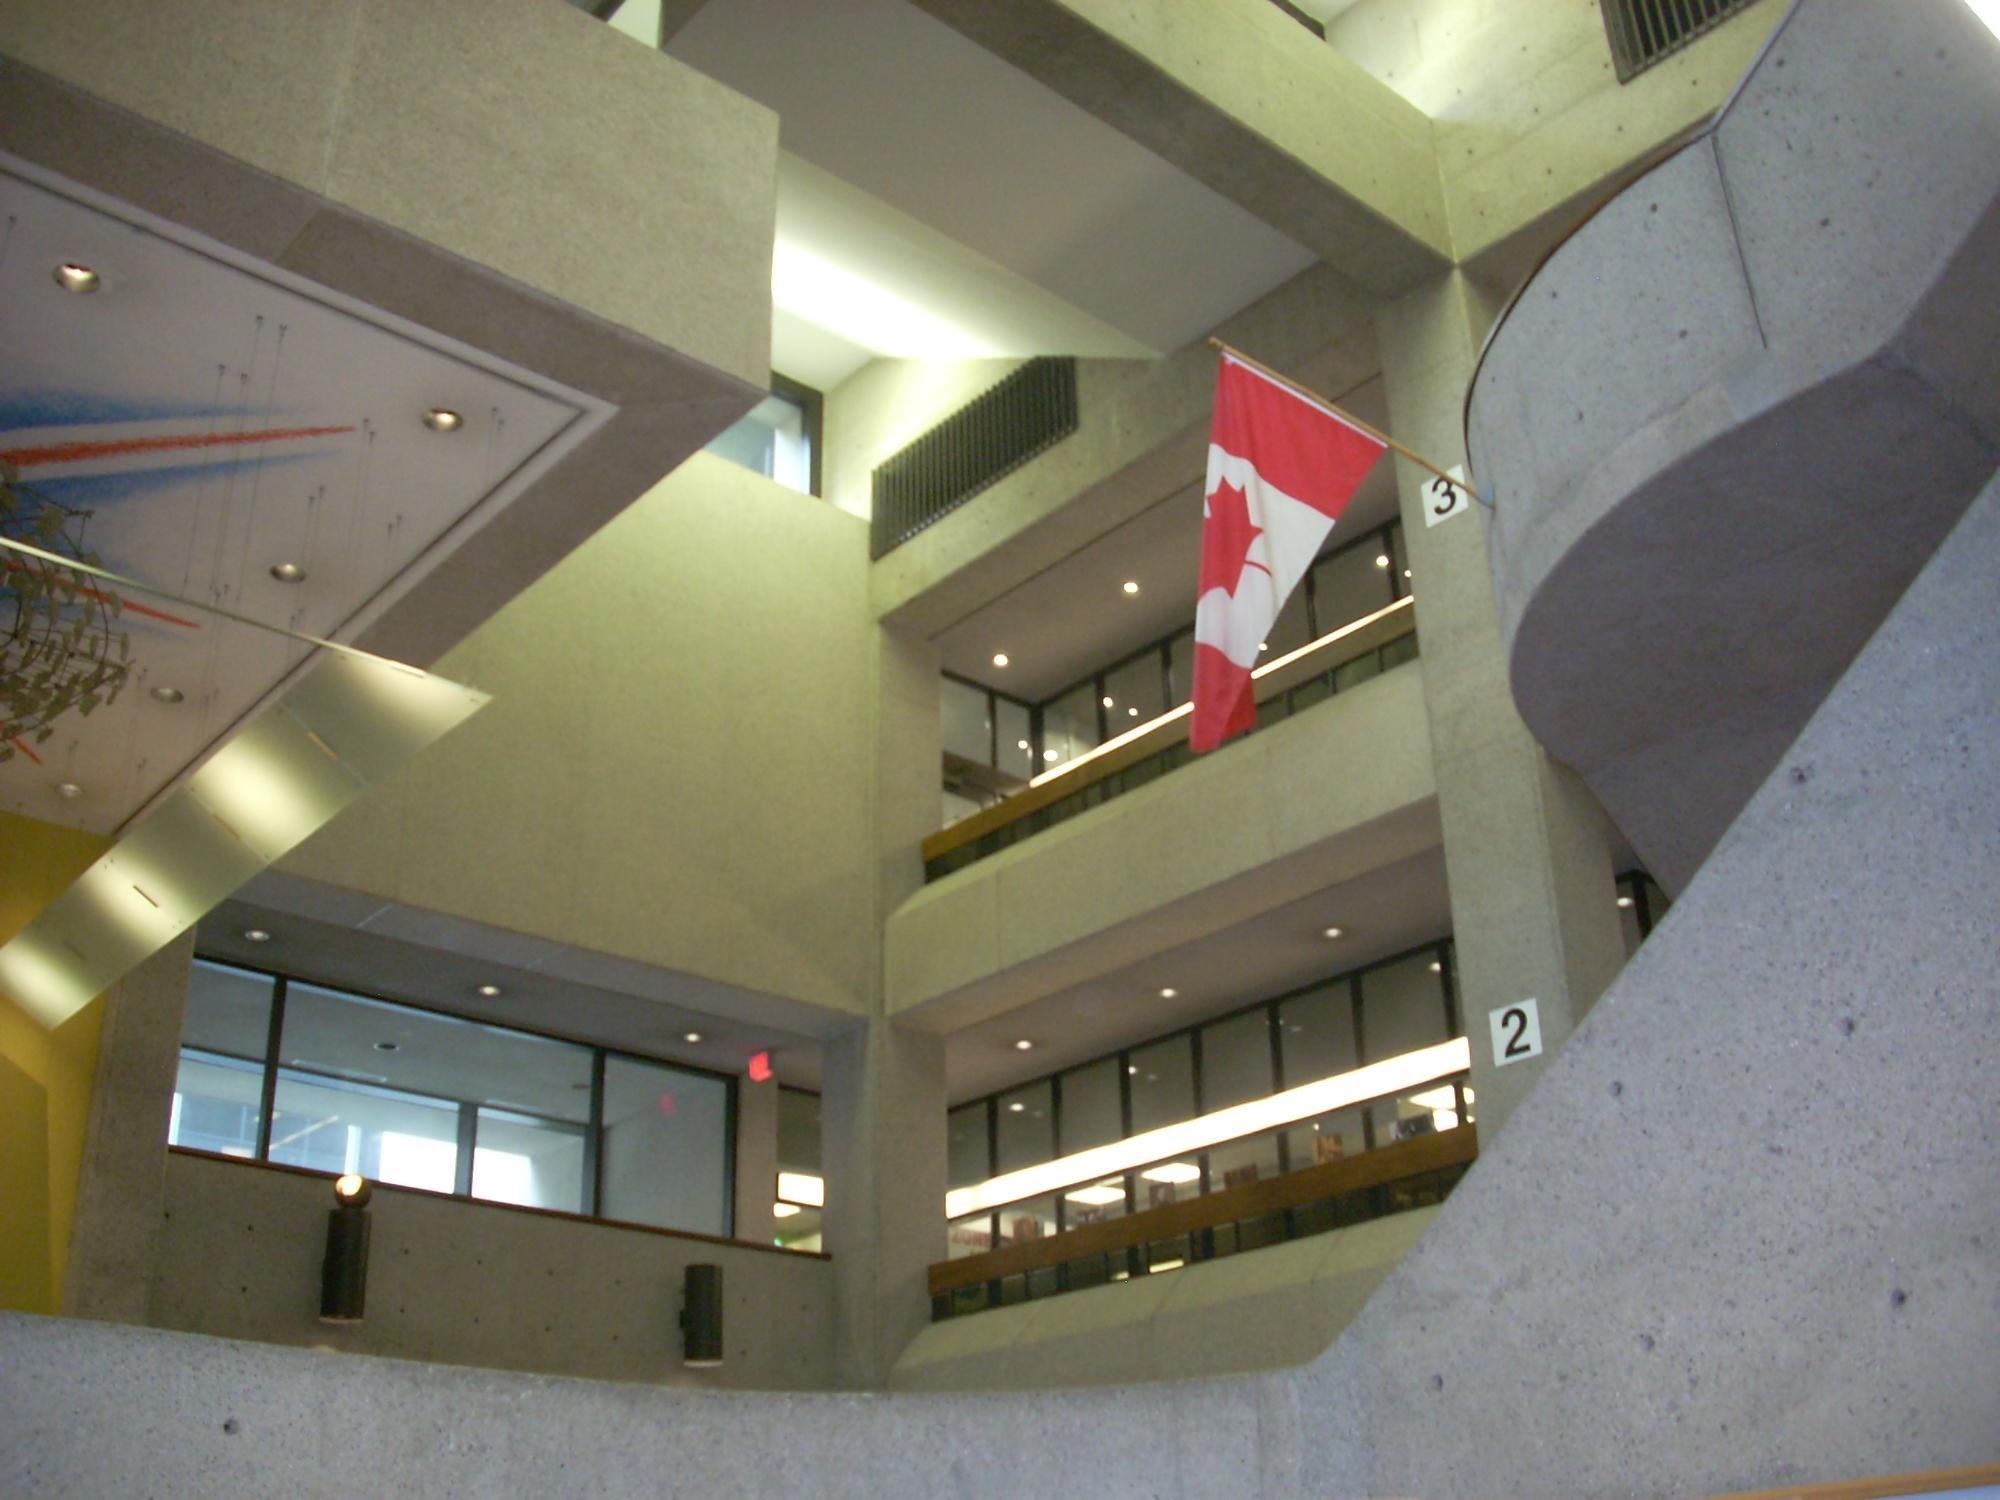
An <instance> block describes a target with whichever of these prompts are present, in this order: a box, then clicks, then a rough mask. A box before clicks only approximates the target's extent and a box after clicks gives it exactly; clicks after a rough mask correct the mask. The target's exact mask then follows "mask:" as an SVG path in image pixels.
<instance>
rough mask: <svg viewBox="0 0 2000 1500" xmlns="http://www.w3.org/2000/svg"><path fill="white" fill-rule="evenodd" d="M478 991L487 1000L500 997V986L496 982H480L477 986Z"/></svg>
mask: <svg viewBox="0 0 2000 1500" xmlns="http://www.w3.org/2000/svg"><path fill="white" fill-rule="evenodd" d="M479 993H480V994H481V995H483V996H485V997H486V998H487V999H488V1000H497V999H498V998H499V997H500V986H499V985H497V984H482V985H481V986H480V987H479Z"/></svg>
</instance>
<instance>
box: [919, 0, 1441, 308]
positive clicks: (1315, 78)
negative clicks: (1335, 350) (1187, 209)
mask: <svg viewBox="0 0 2000 1500" xmlns="http://www.w3.org/2000/svg"><path fill="white" fill-rule="evenodd" d="M919 4H921V6H922V8H923V9H925V10H927V11H928V12H930V13H931V14H932V15H934V16H936V17H937V18H938V19H939V20H941V21H944V22H946V23H947V24H949V25H951V26H954V27H956V28H958V29H959V30H960V31H962V32H964V33H965V34H966V35H967V36H969V37H971V38H972V39H973V40H974V41H977V42H979V43H981V44H982V45H983V46H986V47H988V48H989V49H991V50H992V51H993V52H994V53H996V54H997V55H999V56H1000V57H1003V58H1005V59H1006V60H1007V61H1008V62H1010V63H1012V64H1013V65H1014V66H1015V67H1017V68H1020V69H1021V70H1023V71H1024V72H1026V73H1027V74H1028V75H1029V76H1030V77H1032V78H1035V79H1037V80H1038V81H1039V82H1041V83H1044V84H1046V85H1047V86H1048V87H1050V88H1051V89H1053V90H1055V91H1056V92H1057V93H1059V94H1062V95H1064V96H1065V97H1066V98H1068V99H1070V100H1071V101H1072V102H1073V103H1075V104H1077V105H1079V106H1081V107H1082V108H1084V109H1086V110H1088V111H1090V112H1091V113H1092V114H1094V115H1096V116H1098V117H1099V118H1100V119H1102V120H1103V121H1104V122H1105V123H1106V124H1108V125H1112V126H1114V127H1116V128H1117V129H1119V130H1122V131H1123V132H1125V134H1127V135H1129V136H1131V137H1132V138H1133V139H1134V140H1136V141H1138V142H1139V143H1140V144H1141V145H1144V146H1147V147H1149V148H1150V149H1152V150H1153V151H1155V152H1157V153H1158V154H1159V155H1161V156H1162V157H1164V158H1166V159H1167V160H1168V161H1170V162H1172V163H1173V164H1174V165H1175V166H1177V167H1179V168H1180V169H1181V170H1182V171H1184V172H1186V173H1187V174H1188V175H1189V176H1191V177H1193V178H1195V179H1196V180H1198V181H1200V182H1203V183H1206V184H1207V185H1208V186H1209V187H1211V188H1213V189H1215V191H1217V192H1218V193H1221V194H1223V195H1224V196H1226V197H1229V198H1232V199H1234V200H1235V201H1236V202H1238V203H1240V204H1242V205H1243V206H1244V207H1245V208H1247V209H1249V210H1250V211H1251V212H1252V213H1254V214H1256V215H1257V216H1258V217H1259V218H1262V219H1263V220H1264V221H1265V222H1267V223H1269V224H1272V225H1275V226H1276V227H1277V228H1279V229H1282V230H1283V231H1284V232H1285V233H1287V234H1289V235H1290V236H1291V237H1292V238H1293V239H1295V240H1297V241H1298V242H1299V243H1300V244H1301V245H1304V246H1305V247H1306V248H1308V249H1309V250H1311V251H1313V252H1314V253H1315V254H1316V255H1318V256H1319V257H1320V258H1321V259H1323V260H1324V261H1326V262H1327V263H1328V264H1329V265H1331V266H1333V267H1334V268H1335V269H1336V270H1337V271H1339V272H1340V273H1341V274H1342V275H1343V276H1345V277H1347V278H1348V279H1349V280H1351V281H1353V282H1354V283H1355V284H1356V285H1358V286H1363V287H1366V288H1368V289H1369V290H1370V291H1372V292H1374V293H1376V294H1378V295H1389V294H1393V293H1396V292H1400V291H1404V290H1407V289H1409V288H1410V287H1413V286H1416V285H1418V284H1419V283H1421V282H1422V281H1424V280H1426V279H1428V278H1429V277H1431V276H1435V275H1437V274H1438V273H1439V272H1441V271H1442V270H1444V269H1445V267H1446V265H1447V264H1448V263H1449V252H1448V236H1447V232H1446V221H1445V211H1444V200H1443V196H1442V193H1441V192H1440V189H1439V183H1438V176H1437V171H1436V166H1435V161H1434V158H1433V155H1432V144H1431V123H1430V121H1429V120H1428V119H1426V118H1425V117H1424V115H1423V113H1422V112H1421V111H1419V110H1418V109H1417V108H1416V107H1415V106H1413V105H1411V104H1409V103H1408V102H1407V101H1405V100H1404V99H1402V98H1400V97H1399V96H1398V95H1397V94H1395V93H1394V92H1393V91H1392V90H1390V89H1388V88H1387V87H1385V86H1383V85H1382V84H1381V83H1379V82H1377V81H1376V80H1375V79H1374V78H1371V77H1370V76H1369V75H1368V74H1367V73H1366V72H1365V71H1363V70H1362V69H1361V68H1360V67H1358V66H1356V65H1355V64H1353V63H1351V62H1349V61H1348V60H1347V59H1346V58H1345V57H1343V56H1341V55H1340V54H1339V53H1337V52H1334V51H1333V50H1332V49H1330V48H1320V47H1316V46H1312V45H1309V44H1307V39H1306V38H1305V37H1304V36H1302V35H1301V33H1300V32H1299V30H1298V29H1297V26H1296V23H1294V22H1293V21H1291V20H1290V19H1289V18H1288V17H1286V16H1285V15H1283V14H1282V13H1280V12H1277V11H1274V10H1273V9H1271V7H1269V6H1268V5H1266V4H1264V3H1262V0H1210V3H1209V4H1206V5H1200V6H1193V5H1182V6H1143V5H1130V4H1124V3H1119V0H1018V3H1016V4H1012V5H1004V6H1000V5H982V4H978V3H976V0H919Z"/></svg>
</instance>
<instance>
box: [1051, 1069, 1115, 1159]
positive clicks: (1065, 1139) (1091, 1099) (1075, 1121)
mask: <svg viewBox="0 0 2000 1500" xmlns="http://www.w3.org/2000/svg"><path fill="white" fill-rule="evenodd" d="M1124 1134H1125V1128H1124V1123H1123V1115H1122V1112H1121V1111H1120V1109H1119V1105H1118V1059H1117V1058H1115V1057H1107V1058H1106V1059H1105V1060H1104V1061H1103V1062H1098V1063H1092V1064H1091V1065H1090V1066H1089V1067H1087V1068H1074V1069H1072V1070H1071V1071H1069V1072H1067V1073H1065V1074H1063V1075H1062V1139H1061V1140H1059V1141H1058V1142H1056V1151H1057V1154H1058V1155H1061V1156H1069V1155H1071V1154H1072V1153H1074V1152H1077V1151H1087V1150H1089V1149H1090V1148H1091V1147H1092V1146H1102V1145H1105V1144H1107V1143H1108V1142H1111V1141H1115V1140H1117V1139H1119V1138H1120V1137H1121V1136H1123V1135H1124Z"/></svg>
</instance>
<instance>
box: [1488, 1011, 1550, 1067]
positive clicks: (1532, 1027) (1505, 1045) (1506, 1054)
mask: <svg viewBox="0 0 2000 1500" xmlns="http://www.w3.org/2000/svg"><path fill="white" fill-rule="evenodd" d="M1486 1020H1487V1023H1488V1024H1489V1025H1490V1026H1491V1027H1492V1028H1493V1066H1494V1067H1496V1068H1504V1067H1506V1066H1507V1064H1509V1063H1517V1062H1526V1061H1527V1060H1528V1059H1529V1058H1531V1057H1540V1056H1541V1055H1542V1017H1541V1013H1540V1012H1539V1011H1537V1010H1536V1009H1535V1002H1534V1001H1532V1000H1517V1001H1515V1002H1514V1003H1513V1004H1512V1005H1503V1006H1501V1007H1500V1008H1499V1009H1498V1010H1494V1011H1488V1012H1487V1013H1486Z"/></svg>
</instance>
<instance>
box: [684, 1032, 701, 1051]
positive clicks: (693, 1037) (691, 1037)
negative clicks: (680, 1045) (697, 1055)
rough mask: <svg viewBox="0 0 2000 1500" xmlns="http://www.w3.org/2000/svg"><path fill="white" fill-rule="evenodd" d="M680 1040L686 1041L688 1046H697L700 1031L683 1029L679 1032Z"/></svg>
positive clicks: (699, 1041) (699, 1040) (699, 1039)
mask: <svg viewBox="0 0 2000 1500" xmlns="http://www.w3.org/2000/svg"><path fill="white" fill-rule="evenodd" d="M681 1040H682V1041H684V1042H686V1043H687V1044H688V1045H689V1046H690V1047H694V1046H699V1045H700V1043H701V1033H700V1032H699V1031H684V1032H682V1033H681Z"/></svg>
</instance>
